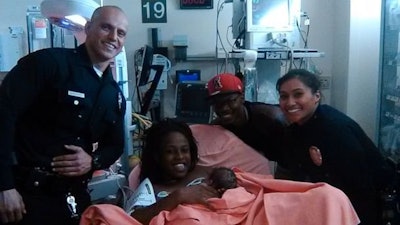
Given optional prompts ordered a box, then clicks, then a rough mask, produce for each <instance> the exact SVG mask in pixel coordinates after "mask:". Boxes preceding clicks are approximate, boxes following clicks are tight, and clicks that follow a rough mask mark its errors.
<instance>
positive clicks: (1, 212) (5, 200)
mask: <svg viewBox="0 0 400 225" xmlns="http://www.w3.org/2000/svg"><path fill="white" fill-rule="evenodd" d="M23 214H26V210H25V205H24V201H23V200H22V197H21V195H20V194H19V193H18V191H17V190H16V189H10V190H6V191H0V218H1V222H2V223H3V224H6V223H14V222H18V221H20V220H22V217H23Z"/></svg>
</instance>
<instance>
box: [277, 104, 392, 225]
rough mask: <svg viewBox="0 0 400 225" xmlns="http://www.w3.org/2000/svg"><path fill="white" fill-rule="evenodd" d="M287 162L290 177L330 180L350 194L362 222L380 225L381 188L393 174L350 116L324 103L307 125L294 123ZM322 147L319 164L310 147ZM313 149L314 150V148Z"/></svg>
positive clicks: (287, 141) (287, 140)
mask: <svg viewBox="0 0 400 225" xmlns="http://www.w3.org/2000/svg"><path fill="white" fill-rule="evenodd" d="M285 143H286V144H287V147H288V148H287V151H286V152H285V158H284V161H285V163H284V165H285V166H287V169H289V171H290V174H286V175H289V178H290V179H293V180H297V181H310V182H327V183H329V184H331V185H333V186H335V187H337V188H339V189H341V190H342V191H343V192H344V193H346V194H347V195H348V196H349V198H350V200H351V201H352V203H353V205H354V207H355V209H356V211H357V213H359V216H360V218H361V221H362V222H364V223H362V224H377V223H375V222H376V221H374V218H373V215H374V214H376V213H377V212H378V210H377V208H376V207H378V203H377V202H376V198H377V190H378V189H380V188H381V187H383V186H384V185H385V184H387V183H388V182H389V181H390V179H391V176H392V172H391V171H390V169H389V167H388V165H387V164H386V161H385V160H384V158H383V156H382V155H381V154H380V152H379V150H378V149H377V147H376V146H375V144H374V143H373V142H372V141H371V140H370V139H369V138H368V136H367V135H366V134H365V132H364V131H363V130H362V129H361V127H360V126H359V125H358V124H357V123H356V122H355V121H353V120H352V119H351V118H350V117H348V116H346V115H345V114H343V113H341V112H339V111H338V110H336V109H334V108H332V107H330V106H328V105H320V106H318V108H317V109H316V112H315V113H314V115H313V117H312V118H311V119H310V120H309V121H307V122H306V123H305V124H303V125H301V126H298V125H291V126H290V127H289V129H288V133H287V136H286V141H285ZM314 147H316V148H318V149H319V151H320V156H321V159H322V164H319V165H318V163H315V161H313V158H312V156H311V154H310V149H312V148H314ZM311 151H312V150H311Z"/></svg>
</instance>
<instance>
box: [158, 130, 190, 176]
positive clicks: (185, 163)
mask: <svg viewBox="0 0 400 225" xmlns="http://www.w3.org/2000/svg"><path fill="white" fill-rule="evenodd" d="M159 162H160V167H161V169H162V171H160V172H163V173H164V174H163V179H164V180H167V181H171V180H179V179H182V178H184V177H185V176H186V175H187V173H188V172H189V170H190V168H191V155H190V145H189V141H188V140H187V138H186V137H185V136H184V135H183V134H182V133H180V132H176V131H175V132H170V133H169V134H167V135H165V137H164V138H163V140H162V142H161V152H160V156H159Z"/></svg>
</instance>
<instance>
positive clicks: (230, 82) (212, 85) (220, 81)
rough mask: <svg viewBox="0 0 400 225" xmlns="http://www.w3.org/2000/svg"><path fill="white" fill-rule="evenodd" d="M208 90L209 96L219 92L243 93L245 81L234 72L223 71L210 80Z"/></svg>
mask: <svg viewBox="0 0 400 225" xmlns="http://www.w3.org/2000/svg"><path fill="white" fill-rule="evenodd" d="M207 90H208V96H209V98H210V97H213V96H216V95H219V94H229V93H236V92H238V93H243V83H242V81H241V80H240V79H239V78H238V77H237V76H235V75H234V74H231V73H222V74H218V75H216V76H214V77H213V78H211V80H209V81H208V83H207Z"/></svg>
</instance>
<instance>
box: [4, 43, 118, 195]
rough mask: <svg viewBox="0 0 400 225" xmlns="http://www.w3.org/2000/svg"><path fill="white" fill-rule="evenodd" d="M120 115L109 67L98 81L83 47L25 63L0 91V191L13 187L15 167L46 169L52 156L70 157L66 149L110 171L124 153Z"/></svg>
mask: <svg viewBox="0 0 400 225" xmlns="http://www.w3.org/2000/svg"><path fill="white" fill-rule="evenodd" d="M124 113H125V99H124V97H123V94H122V92H121V91H120V88H119V87H118V85H117V83H116V82H115V81H114V79H113V76H112V72H111V69H110V67H108V68H107V69H106V71H104V74H103V76H102V77H99V76H98V75H97V74H96V72H95V71H94V69H93V65H92V63H91V61H90V59H89V56H88V54H87V52H86V49H85V46H84V45H81V46H79V47H78V48H77V49H61V48H57V49H44V50H39V51H37V52H34V53H32V54H29V55H27V56H25V57H23V58H22V59H20V60H19V62H18V64H17V65H16V66H15V67H14V68H13V69H12V70H11V71H10V72H9V73H8V74H7V76H6V78H5V79H4V81H3V83H2V85H1V87H0V146H1V147H0V191H2V190H7V189H11V188H14V187H15V184H14V177H13V172H12V167H13V166H12V165H13V163H15V161H16V163H17V164H18V166H20V167H28V168H30V167H45V168H50V163H51V161H52V158H53V157H54V156H58V155H63V154H68V153H69V151H68V150H66V149H65V148H64V147H63V146H64V145H66V144H72V145H78V146H81V147H82V148H83V149H84V150H85V151H86V152H88V153H89V154H91V155H92V156H93V157H94V158H97V160H98V163H97V164H96V165H97V167H98V168H92V169H100V168H106V167H108V166H110V165H111V164H112V163H114V162H115V161H116V160H117V159H118V157H119V156H120V155H121V153H122V151H123V146H124V135H123V132H124V129H123V124H124V123H123V119H124ZM96 142H98V149H97V150H96V151H95V152H94V153H93V152H92V148H93V147H92V145H93V143H96ZM13 156H15V158H16V160H13ZM90 175H91V174H87V175H85V176H84V177H86V178H87V177H90Z"/></svg>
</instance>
